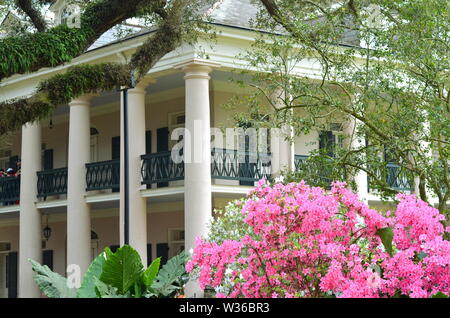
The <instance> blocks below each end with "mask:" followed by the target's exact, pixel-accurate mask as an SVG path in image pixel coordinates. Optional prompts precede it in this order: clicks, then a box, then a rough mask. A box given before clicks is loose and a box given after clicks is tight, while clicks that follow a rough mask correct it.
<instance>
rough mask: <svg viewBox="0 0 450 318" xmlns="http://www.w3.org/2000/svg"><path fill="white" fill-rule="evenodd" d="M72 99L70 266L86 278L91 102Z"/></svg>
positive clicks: (69, 206)
mask: <svg viewBox="0 0 450 318" xmlns="http://www.w3.org/2000/svg"><path fill="white" fill-rule="evenodd" d="M91 98H92V97H91V96H84V97H80V98H77V99H75V100H73V101H72V102H71V103H70V104H69V106H70V121H69V160H68V172H67V173H68V175H67V265H68V266H70V265H74V264H75V265H78V266H79V267H80V270H81V274H82V275H83V274H84V273H85V272H86V270H87V268H88V266H89V264H90V262H91V216H90V207H89V205H88V204H87V203H86V163H89V162H90V138H91V137H90V136H91V135H90V99H91Z"/></svg>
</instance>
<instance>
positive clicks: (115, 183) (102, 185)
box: [86, 159, 120, 191]
mask: <svg viewBox="0 0 450 318" xmlns="http://www.w3.org/2000/svg"><path fill="white" fill-rule="evenodd" d="M86 185H87V188H86V191H97V190H108V189H111V190H118V189H119V188H120V160H118V159H117V160H109V161H102V162H95V163H88V164H86Z"/></svg>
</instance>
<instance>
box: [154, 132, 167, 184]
mask: <svg viewBox="0 0 450 318" xmlns="http://www.w3.org/2000/svg"><path fill="white" fill-rule="evenodd" d="M156 151H157V152H164V151H169V128H168V127H164V128H158V130H157V131H156ZM168 186H169V183H168V182H160V183H158V188H163V187H168Z"/></svg>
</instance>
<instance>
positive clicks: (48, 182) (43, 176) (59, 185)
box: [37, 168, 67, 200]
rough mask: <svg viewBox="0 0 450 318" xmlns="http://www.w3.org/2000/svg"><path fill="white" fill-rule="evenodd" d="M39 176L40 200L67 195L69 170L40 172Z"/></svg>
mask: <svg viewBox="0 0 450 318" xmlns="http://www.w3.org/2000/svg"><path fill="white" fill-rule="evenodd" d="M37 176H38V184H37V188H38V189H37V190H38V198H44V200H45V199H46V198H47V197H49V196H54V195H62V194H67V168H60V169H51V170H45V171H40V172H38V173H37Z"/></svg>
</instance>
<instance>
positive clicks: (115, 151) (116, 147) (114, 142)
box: [111, 136, 120, 192]
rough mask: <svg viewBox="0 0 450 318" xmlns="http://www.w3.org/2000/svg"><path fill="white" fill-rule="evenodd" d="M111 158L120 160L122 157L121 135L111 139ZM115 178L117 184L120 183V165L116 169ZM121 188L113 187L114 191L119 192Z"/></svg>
mask: <svg viewBox="0 0 450 318" xmlns="http://www.w3.org/2000/svg"><path fill="white" fill-rule="evenodd" d="M111 159H112V160H119V159H120V136H117V137H113V138H112V139H111ZM113 178H114V183H115V184H120V165H119V166H118V167H117V168H116V169H114V171H113ZM119 191H120V189H119V188H113V189H112V192H119Z"/></svg>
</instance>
